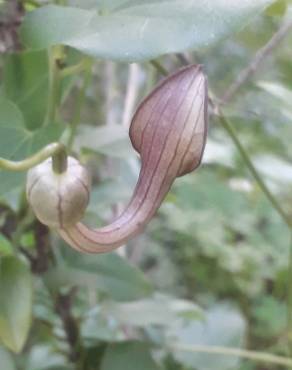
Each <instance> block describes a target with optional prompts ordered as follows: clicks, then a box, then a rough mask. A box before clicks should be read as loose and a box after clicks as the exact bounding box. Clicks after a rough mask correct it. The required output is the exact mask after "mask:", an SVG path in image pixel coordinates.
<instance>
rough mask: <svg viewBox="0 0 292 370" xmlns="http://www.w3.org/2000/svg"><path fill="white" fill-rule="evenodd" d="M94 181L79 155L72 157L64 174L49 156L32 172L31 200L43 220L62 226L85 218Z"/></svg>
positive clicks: (29, 198) (30, 174) (34, 209)
mask: <svg viewBox="0 0 292 370" xmlns="http://www.w3.org/2000/svg"><path fill="white" fill-rule="evenodd" d="M90 183H91V181H90V176H89V174H88V171H87V170H86V169H85V167H83V166H82V165H81V164H80V163H79V162H78V161H77V160H76V159H75V158H73V157H68V167H67V170H66V171H65V172H63V173H61V174H57V173H55V172H54V171H53V169H52V159H51V158H49V159H47V160H46V161H44V162H43V163H41V164H39V165H37V166H36V167H33V168H32V169H30V170H29V171H28V174H27V183H26V194H27V199H28V202H29V203H30V205H31V207H32V209H33V211H34V213H35V215H36V217H37V218H38V219H39V220H40V221H41V222H42V223H44V224H45V225H48V226H50V227H53V228H58V229H62V228H64V227H68V226H70V225H74V224H76V223H77V222H78V221H80V219H81V218H82V216H83V214H84V211H85V209H86V207H87V204H88V201H89V194H90Z"/></svg>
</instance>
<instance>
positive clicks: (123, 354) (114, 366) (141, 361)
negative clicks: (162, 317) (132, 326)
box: [101, 341, 160, 370]
mask: <svg viewBox="0 0 292 370" xmlns="http://www.w3.org/2000/svg"><path fill="white" fill-rule="evenodd" d="M137 367H139V370H159V369H160V367H159V366H158V365H157V364H156V363H155V361H154V360H153V358H152V357H151V353H150V350H149V346H148V345H147V344H146V343H141V342H134V341H132V342H126V343H117V344H112V345H111V346H109V347H107V349H106V352H105V355H104V358H103V360H102V365H101V370H120V369H127V370H136V369H137Z"/></svg>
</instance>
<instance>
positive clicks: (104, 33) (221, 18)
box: [22, 0, 271, 61]
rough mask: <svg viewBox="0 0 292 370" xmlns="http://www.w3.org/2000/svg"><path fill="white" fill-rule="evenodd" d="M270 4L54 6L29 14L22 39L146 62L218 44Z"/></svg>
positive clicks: (206, 0)
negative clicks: (85, 7) (86, 7)
mask: <svg viewBox="0 0 292 370" xmlns="http://www.w3.org/2000/svg"><path fill="white" fill-rule="evenodd" d="M115 3H116V5H117V6H116V7H113V6H112V4H115ZM270 3H271V0H258V1H254V0H245V1H244V2H241V4H240V6H238V2H237V1H234V2H233V4H230V1H228V0H220V1H216V2H214V1H212V0H185V1H184V2H183V5H182V2H181V1H180V0H168V1H153V0H152V1H149V0H148V1H127V2H121V1H117V2H111V4H110V8H108V7H107V8H104V9H103V11H102V12H99V13H97V11H96V10H97V9H93V10H84V9H80V8H72V7H61V6H54V5H48V6H44V7H41V8H40V9H37V10H35V11H33V12H31V13H28V14H27V16H26V17H25V19H24V23H23V26H22V37H23V41H24V43H25V44H26V45H27V46H29V47H31V48H34V49H39V48H47V47H48V46H50V45H55V44H64V45H68V46H71V47H73V48H76V49H78V50H80V51H81V52H83V53H86V54H88V55H92V56H94V57H98V58H109V59H115V60H120V61H142V60H147V59H151V58H156V57H157V56H159V55H162V54H166V53H175V52H181V51H184V50H187V49H198V48H200V47H205V46H208V45H210V44H212V43H215V42H217V41H218V40H220V39H222V38H223V37H226V36H227V35H230V34H231V33H233V32H234V31H235V30H239V29H241V28H242V27H243V26H245V25H246V24H247V23H248V22H249V20H250V19H251V18H252V17H254V16H255V15H256V14H257V13H259V12H260V11H262V10H263V9H264V8H265V7H266V6H267V5H269V4H270ZM101 13H102V14H101Z"/></svg>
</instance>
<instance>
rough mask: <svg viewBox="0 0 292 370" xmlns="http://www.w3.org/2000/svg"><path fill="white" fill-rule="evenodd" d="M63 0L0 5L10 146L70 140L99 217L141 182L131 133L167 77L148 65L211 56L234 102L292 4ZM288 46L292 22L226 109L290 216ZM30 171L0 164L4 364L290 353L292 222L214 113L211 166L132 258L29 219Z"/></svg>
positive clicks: (3, 136) (193, 360)
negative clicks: (144, 102) (219, 349)
mask: <svg viewBox="0 0 292 370" xmlns="http://www.w3.org/2000/svg"><path fill="white" fill-rule="evenodd" d="M52 3H53V1H41V0H31V1H29V0H27V1H25V0H23V1H14V0H8V1H2V2H1V3H0V10H1V13H0V51H1V57H0V65H1V70H0V73H1V86H0V155H1V156H3V157H6V158H11V159H21V158H24V157H25V156H27V155H30V154H32V153H34V152H35V151H37V150H38V149H40V148H42V147H43V146H44V145H46V144H47V143H49V142H51V141H55V140H59V139H61V140H62V141H63V142H67V143H68V142H69V144H72V152H73V153H74V154H75V155H76V156H78V157H79V158H80V160H81V161H82V162H83V163H85V164H86V165H87V166H88V167H89V168H90V170H91V172H92V174H93V190H92V195H91V200H90V205H89V207H88V210H87V213H86V215H85V220H86V222H87V223H89V224H91V225H102V224H104V223H107V222H109V221H111V220H112V219H113V218H114V217H116V216H117V214H118V213H119V212H120V211H121V210H122V209H123V206H124V205H125V204H126V202H127V200H128V199H129V198H130V196H131V193H132V191H133V187H134V185H135V182H136V180H137V176H138V173H139V158H138V156H137V154H136V153H135V151H134V150H133V149H132V147H131V144H130V141H129V138H128V133H127V131H128V126H129V124H130V120H131V116H132V114H133V112H134V109H135V107H136V106H137V104H138V103H139V101H140V100H141V99H142V98H143V97H144V96H145V95H146V94H147V93H148V92H149V91H150V90H151V89H152V88H153V86H154V85H155V84H156V82H157V81H158V80H159V79H160V78H161V75H160V74H159V71H158V70H157V69H155V68H154V67H153V65H152V64H150V63H149V59H152V58H159V62H160V63H161V64H162V65H164V67H165V68H166V69H167V70H168V71H174V70H175V69H177V68H179V67H181V66H182V65H183V64H184V63H185V62H186V61H188V62H191V63H201V64H203V65H204V70H205V72H206V74H207V75H208V80H209V88H210V91H211V93H212V96H215V97H217V98H218V99H219V98H221V97H222V96H223V94H224V92H225V91H226V89H227V88H228V87H229V86H230V84H231V83H232V81H234V79H235V78H236V77H237V76H238V74H239V72H240V71H241V70H242V69H243V68H245V67H246V66H247V65H248V64H249V63H250V61H251V60H252V59H253V57H254V55H255V53H256V52H257V50H258V49H259V48H261V47H262V46H263V45H265V43H266V42H267V41H268V40H269V39H270V38H271V37H272V35H273V34H274V33H275V32H276V31H277V30H278V29H279V27H280V25H281V24H282V22H284V21H285V20H286V19H287V18H289V17H291V11H292V9H291V6H292V5H291V2H290V1H285V0H278V1H274V2H272V1H264V0H258V1H249V0H247V1H242V2H240V3H239V2H236V1H233V2H230V1H226V0H220V1H218V2H215V1H213V2H212V1H198V2H194V1H191V0H186V1H184V2H183V3H179V1H175V0H169V1H161V2H160V1H156V0H152V1H149V0H147V1H139V0H132V1H126V0H124V1H123V0H119V1H118V0H110V1H99V0H68V1H66V2H65V1H59V2H57V1H56V2H55V4H54V5H53V4H52ZM48 4H51V5H48ZM240 4H241V5H240ZM148 22H150V26H149V25H148ZM138 31H139V32H140V33H138ZM291 43H292V33H291V32H290V34H289V35H287V37H286V38H285V39H284V40H283V41H282V42H281V44H280V45H276V46H277V47H275V48H274V49H273V50H272V52H271V53H270V54H269V55H268V56H267V57H266V58H265V60H264V62H263V63H262V64H261V66H260V68H259V69H258V70H257V72H256V74H255V76H253V77H251V78H250V79H249V80H248V81H247V83H245V84H244V85H243V86H242V87H241V88H240V90H239V92H238V93H237V94H235V95H234V96H233V97H232V99H231V101H230V103H229V104H228V105H226V107H225V109H224V112H225V114H226V115H227V116H228V118H229V119H230V121H231V122H232V125H233V127H234V129H235V130H236V132H237V134H238V137H239V138H240V140H241V142H242V143H243V144H244V146H245V148H246V149H247V151H248V153H249V154H250V156H251V158H252V161H253V163H254V164H255V166H256V168H257V169H258V171H259V172H260V174H261V175H262V176H263V179H264V180H265V182H266V183H267V185H268V186H269V188H270V189H271V191H272V192H273V193H274V194H275V195H276V196H277V198H278V199H279V202H280V203H281V205H282V207H283V208H284V209H285V210H286V212H287V213H290V214H291V212H292V196H291V190H292V165H291V158H292V149H291V137H292V126H291V121H292V89H291V88H292V64H291V60H292V48H291ZM56 44H63V45H66V46H63V47H60V46H59V47H53V48H54V50H55V52H56V51H57V53H58V59H57V60H58V69H59V70H58V73H60V86H59V87H60V93H59V97H58V99H59V107H58V114H57V115H56V116H55V119H54V120H53V121H51V122H49V124H43V122H44V121H46V117H47V105H48V100H49V99H50V79H51V75H50V73H51V72H52V71H51V70H50V68H52V66H51V65H50V59H49V58H48V48H49V47H52V46H53V45H56ZM50 50H52V49H50ZM179 52H184V54H177V53H179ZM130 62H138V63H130ZM215 99H216V98H215ZM24 179H25V173H9V172H6V171H1V172H0V199H1V203H0V231H1V234H0V342H1V346H0V367H1V369H3V370H16V369H17V370H42V369H44V370H49V369H50V370H53V369H55V370H69V369H84V370H97V369H101V370H116V369H125V370H131V369H133V370H134V369H137V368H139V369H141V370H156V369H157V370H158V369H165V370H166V369H169V370H174V369H175V370H190V369H195V370H277V369H278V368H280V367H277V365H273V364H261V363H256V362H254V361H248V360H243V359H241V358H239V357H236V356H222V355H214V354H206V353H200V352H190V351H182V350H180V349H179V346H183V345H205V346H212V345H216V346H224V347H238V348H245V349H252V350H256V351H265V352H270V353H274V354H278V355H282V356H286V355H287V354H288V342H289V332H288V331H287V308H286V307H287V305H286V302H287V299H286V294H287V293H286V292H287V285H288V284H289V283H291V281H290V280H289V279H291V276H289V272H288V259H289V248H290V247H289V243H290V242H289V238H290V236H289V230H288V227H287V226H286V225H285V224H284V223H283V221H282V219H281V218H280V216H279V215H278V214H277V212H276V211H275V210H274V209H273V208H272V207H271V204H270V203H269V201H268V200H267V199H266V198H265V196H264V195H263V194H262V192H261V190H260V189H259V187H258V185H257V184H256V183H255V182H254V179H253V178H252V177H251V175H250V173H249V171H248V169H247V168H246V167H245V165H244V162H243V160H242V158H241V156H240V154H239V153H238V152H237V150H236V148H235V147H234V144H233V143H232V141H231V140H230V138H229V137H228V135H227V134H226V132H225V131H224V130H223V129H222V127H221V126H220V124H219V122H218V120H216V119H214V118H213V116H212V117H210V127H209V134H208V141H207V147H206V152H205V156H204V159H203V164H202V166H201V168H200V169H199V170H197V171H196V172H195V173H192V174H190V175H188V176H185V177H182V178H179V179H178V180H177V181H176V182H175V184H174V186H173V188H172V189H171V192H170V193H169V195H168V196H167V199H166V200H165V202H164V203H163V205H162V207H161V208H160V210H159V212H158V214H157V215H156V217H155V218H154V219H153V220H152V222H151V223H150V225H149V226H148V227H147V229H146V230H145V232H144V233H143V234H142V235H140V236H139V237H137V238H136V239H135V240H133V241H131V242H130V243H129V244H128V245H127V246H125V247H123V248H122V249H121V250H120V251H119V252H118V253H111V254H108V255H98V256H87V255H80V254H77V253H76V252H74V251H72V250H70V249H69V248H68V247H67V246H66V245H64V243H63V242H62V241H60V240H59V238H58V237H57V236H56V235H55V234H54V233H52V232H51V231H49V230H48V229H47V228H46V227H45V226H43V225H41V224H40V223H39V222H38V221H37V220H35V219H34V217H33V216H32V214H31V212H30V210H29V208H28V206H27V203H26V200H25V196H24ZM290 336H291V333H290ZM287 368H288V367H287Z"/></svg>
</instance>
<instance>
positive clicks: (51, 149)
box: [0, 143, 66, 171]
mask: <svg viewBox="0 0 292 370" xmlns="http://www.w3.org/2000/svg"><path fill="white" fill-rule="evenodd" d="M65 150H66V149H65V146H64V145H63V144H60V143H51V144H49V145H47V146H45V147H44V148H42V149H41V150H40V151H39V152H37V153H35V154H33V155H32V156H30V157H28V158H26V159H23V160H21V161H11V160H8V159H4V158H0V169H3V170H8V171H27V170H29V169H30V168H32V167H34V166H36V165H38V164H39V163H41V162H43V161H44V160H46V159H47V158H49V157H51V156H53V155H61V156H62V155H63V154H62V153H64V151H65Z"/></svg>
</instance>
